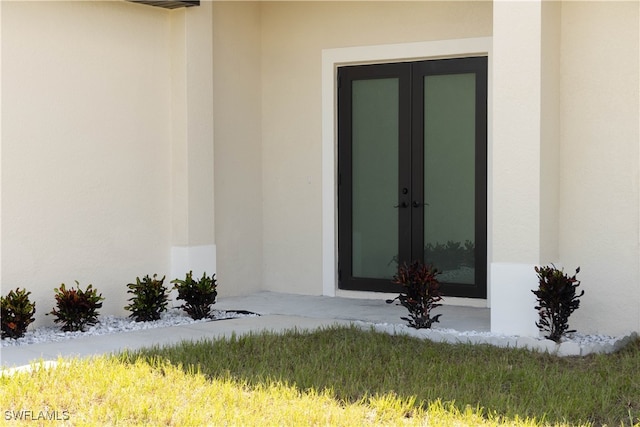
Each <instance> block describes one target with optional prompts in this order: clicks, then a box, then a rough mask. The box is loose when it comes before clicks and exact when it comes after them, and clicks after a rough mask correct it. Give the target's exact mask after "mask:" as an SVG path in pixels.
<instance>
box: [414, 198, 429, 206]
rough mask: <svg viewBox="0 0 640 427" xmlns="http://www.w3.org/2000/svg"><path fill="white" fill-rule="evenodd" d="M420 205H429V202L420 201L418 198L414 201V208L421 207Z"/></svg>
mask: <svg viewBox="0 0 640 427" xmlns="http://www.w3.org/2000/svg"><path fill="white" fill-rule="evenodd" d="M420 206H429V203H420V202H418V201H417V200H414V201H413V207H414V208H419V207H420Z"/></svg>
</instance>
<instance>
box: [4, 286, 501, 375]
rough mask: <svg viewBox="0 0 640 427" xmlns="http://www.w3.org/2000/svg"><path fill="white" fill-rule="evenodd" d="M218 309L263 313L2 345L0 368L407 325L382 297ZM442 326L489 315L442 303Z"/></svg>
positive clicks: (271, 298)
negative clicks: (189, 344) (267, 334)
mask: <svg viewBox="0 0 640 427" xmlns="http://www.w3.org/2000/svg"><path fill="white" fill-rule="evenodd" d="M214 307H215V308H216V309H219V310H248V311H251V312H254V313H258V314H260V317H243V318H237V319H228V320H220V321H211V322H201V323H193V324H189V325H181V326H171V327H165V328H155V329H146V330H139V331H131V332H121V333H114V334H111V335H99V336H87V337H81V338H75V339H70V340H66V341H60V342H51V343H43V344H29V345H22V346H11V347H2V348H1V349H0V366H1V367H5V368H10V367H16V366H23V365H27V364H29V363H30V362H32V361H37V360H56V359H57V358H58V357H60V356H62V357H74V356H77V357H86V356H92V355H99V354H108V353H117V352H120V351H123V350H125V349H131V350H134V349H139V348H143V347H150V346H153V345H160V346H163V345H170V344H176V343H179V342H181V341H184V340H201V339H212V338H220V337H228V336H231V335H232V334H234V333H235V334H238V335H239V334H245V333H249V332H258V331H265V330H268V331H274V332H279V331H284V330H288V329H294V328H296V329H298V330H313V329H316V328H320V327H326V326H330V325H335V324H342V325H348V324H350V323H352V322H354V321H363V322H371V323H391V324H404V323H405V322H404V321H403V320H401V319H400V317H404V316H406V315H407V311H406V309H405V308H404V307H401V306H398V305H395V304H386V303H385V302H384V300H383V299H380V300H373V299H355V298H339V297H335V298H333V297H323V296H304V295H292V294H281V293H274V292H259V293H256V294H252V295H248V296H242V297H229V298H220V299H219V300H218V302H217V303H216V305H215V306H214ZM436 310H437V311H436V313H442V317H441V320H440V323H438V328H443V329H444V328H447V329H456V330H458V331H466V330H475V331H489V321H490V313H489V309H486V308H472V307H458V306H443V307H440V308H438V309H436Z"/></svg>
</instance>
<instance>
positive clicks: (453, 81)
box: [424, 73, 476, 284]
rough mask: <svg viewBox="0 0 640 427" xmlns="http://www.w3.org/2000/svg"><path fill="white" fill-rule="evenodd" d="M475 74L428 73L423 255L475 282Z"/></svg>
mask: <svg viewBox="0 0 640 427" xmlns="http://www.w3.org/2000/svg"><path fill="white" fill-rule="evenodd" d="M475 120H476V75H475V74H474V73H466V74H442V75H428V76H425V77H424V202H425V206H424V258H425V261H426V262H429V263H432V264H433V265H435V266H436V267H437V268H438V269H439V270H441V271H442V272H443V273H442V274H441V275H440V276H439V279H440V281H441V282H444V283H460V284H474V283H475V265H476V260H475V236H476V230H475V226H476V219H475V212H476V206H475V203H476V201H475V174H476V171H475V159H476V152H475V147H476V123H475Z"/></svg>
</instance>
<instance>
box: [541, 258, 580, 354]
mask: <svg viewBox="0 0 640 427" xmlns="http://www.w3.org/2000/svg"><path fill="white" fill-rule="evenodd" d="M535 271H536V273H537V275H538V289H537V290H532V291H531V292H533V293H534V294H535V296H536V297H537V299H538V302H537V305H536V306H535V309H536V310H538V315H539V316H540V321H539V322H536V326H537V327H538V329H539V330H540V331H543V332H544V331H546V332H548V334H547V335H545V337H546V338H548V339H550V340H553V341H555V342H559V341H560V338H562V336H563V335H564V334H566V333H569V332H575V330H568V329H569V316H570V315H571V313H572V312H573V311H574V310H576V309H577V308H578V307H580V300H579V298H580V297H581V296H582V295H584V291H582V292H580V294H579V295H576V288H577V287H578V286H580V281H579V280H578V279H576V276H577V274H578V273H579V272H580V267H578V268H577V269H576V274H574V275H573V276H571V277H569V275H567V274H564V271H563V270H558V269H557V268H556V267H555V265H553V264H552V266H551V267H549V266H546V267H535Z"/></svg>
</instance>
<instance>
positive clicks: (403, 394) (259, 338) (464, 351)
mask: <svg viewBox="0 0 640 427" xmlns="http://www.w3.org/2000/svg"><path fill="white" fill-rule="evenodd" d="M639 368H640V340H638V341H635V342H633V343H632V344H630V345H629V346H628V347H627V348H626V349H624V350H623V351H621V352H619V353H616V354H612V355H596V356H589V357H586V358H558V357H554V356H549V355H544V354H536V353H531V352H529V351H526V350H516V349H500V348H494V347H489V346H471V345H449V344H441V343H440V344H436V343H431V342H429V341H422V340H418V339H414V338H409V337H406V336H390V335H387V334H383V333H377V332H373V331H362V330H360V329H358V328H349V327H335V328H328V329H323V330H320V331H317V332H314V333H308V332H296V331H290V332H287V333H285V334H282V335H276V334H269V333H260V334H253V335H248V336H242V337H232V338H230V339H225V340H220V341H209V342H199V343H183V344H181V345H178V346H173V347H169V348H162V349H161V348H153V349H148V350H144V351H140V352H135V353H128V354H123V355H120V356H118V357H111V358H107V357H100V358H96V359H94V360H82V361H77V360H74V361H71V363H69V364H68V365H67V364H65V365H64V366H61V367H58V368H56V369H39V370H36V371H34V372H32V373H19V374H14V375H12V376H8V377H7V376H5V377H0V389H2V393H1V394H0V408H1V409H2V410H3V416H0V419H4V420H6V412H4V411H7V410H10V411H19V410H21V409H25V410H32V411H36V412H37V411H39V410H43V409H44V408H49V409H50V410H59V411H62V410H64V411H68V412H67V413H68V415H69V420H67V421H64V420H63V422H62V423H63V424H64V423H65V422H66V423H68V424H69V425H176V426H178V425H180V426H183V425H344V426H351V425H372V424H373V425H443V426H453V425H491V426H493V425H518V426H534V425H547V424H564V425H584V424H593V425H605V424H606V425H611V426H619V425H630V424H633V423H634V422H635V423H638V422H639V420H638V419H639V417H640V373H639V370H640V369H639ZM13 422H14V421H11V423H13ZM28 425H37V423H33V422H29V423H28Z"/></svg>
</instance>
